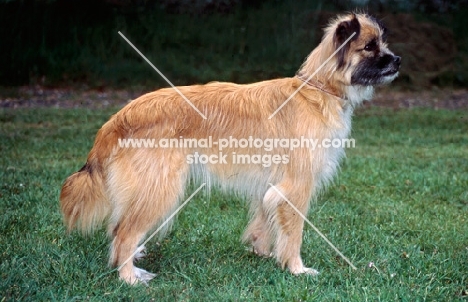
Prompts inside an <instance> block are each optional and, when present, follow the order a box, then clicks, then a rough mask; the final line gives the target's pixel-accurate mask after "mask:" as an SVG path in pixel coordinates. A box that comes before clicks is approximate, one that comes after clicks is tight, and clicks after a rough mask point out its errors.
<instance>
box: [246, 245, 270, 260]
mask: <svg viewBox="0 0 468 302" xmlns="http://www.w3.org/2000/svg"><path fill="white" fill-rule="evenodd" d="M245 249H246V250H247V251H249V252H251V253H254V254H255V255H257V256H260V257H264V258H271V257H273V256H274V254H273V252H268V251H265V250H260V249H258V248H255V247H254V246H251V247H246V248H245Z"/></svg>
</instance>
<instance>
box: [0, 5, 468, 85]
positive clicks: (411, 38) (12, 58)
mask: <svg viewBox="0 0 468 302" xmlns="http://www.w3.org/2000/svg"><path fill="white" fill-rule="evenodd" d="M361 3H363V5H358V4H356V3H354V4H353V3H352V1H312V0H310V1H278V0H254V1H247V0H211V1H210V0H162V1H144V0H97V1H91V0H80V1H73V0H44V1H21V0H12V1H5V0H3V1H0V20H1V21H0V22H1V23H2V26H1V27H0V45H1V50H0V51H1V55H0V86H3V87H12V86H13V87H16V86H24V85H30V86H31V85H33V86H34V85H39V86H41V87H88V88H90V89H102V88H107V87H110V88H113V87H118V88H125V87H131V86H135V85H139V86H141V87H152V88H156V87H162V86H167V84H166V83H165V82H164V80H163V79H161V77H160V76H159V75H158V74H157V73H156V72H155V71H154V70H153V69H152V68H151V67H150V66H149V65H148V64H147V63H146V62H144V61H143V60H142V59H141V57H140V56H139V55H138V54H137V53H136V52H135V51H134V50H133V49H132V48H131V47H130V46H129V45H128V44H127V43H126V42H125V41H124V40H123V39H122V38H121V37H120V36H119V35H118V33H117V32H118V31H121V32H122V33H123V34H124V35H126V36H127V38H128V39H129V40H130V41H132V42H133V43H134V44H135V46H137V47H138V48H139V49H140V50H141V51H142V52H143V53H144V54H145V55H146V56H147V57H148V59H150V60H151V61H152V62H153V64H154V65H155V66H157V67H158V68H159V69H160V70H161V71H162V72H163V73H164V74H165V75H166V76H167V77H168V78H169V79H170V80H171V81H172V82H173V83H174V84H176V85H181V84H194V83H205V82H209V81H212V80H219V81H234V82H239V83H245V82H252V81H258V80H263V79H270V78H275V77H284V76H292V75H294V73H295V72H296V70H297V69H298V67H299V66H300V64H301V63H302V61H303V60H304V58H305V57H306V56H307V55H308V53H310V51H311V50H312V49H313V48H314V47H315V46H316V45H317V44H318V43H319V41H320V38H321V36H322V29H323V27H324V26H325V25H326V24H327V22H328V19H329V18H331V17H333V16H334V15H336V14H337V13H338V12H346V11H352V10H355V9H358V10H360V11H365V12H369V13H372V14H374V15H376V16H378V17H379V18H381V19H382V20H383V22H384V24H386V25H387V27H388V28H389V30H390V35H389V44H390V48H391V49H392V50H393V51H394V52H395V53H396V54H398V55H400V56H402V58H403V65H402V70H401V73H400V77H399V78H398V79H397V81H396V82H395V83H394V87H397V88H401V89H405V90H422V89H427V88H430V87H464V86H468V56H467V53H468V34H467V33H466V31H467V21H466V20H467V18H468V8H467V1H437V0H433V1H418V0H409V1H391V0H389V1H384V0H381V1H367V2H366V1H361Z"/></svg>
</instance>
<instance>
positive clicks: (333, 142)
mask: <svg viewBox="0 0 468 302" xmlns="http://www.w3.org/2000/svg"><path fill="white" fill-rule="evenodd" d="M351 116H352V108H346V109H345V110H343V112H341V114H340V118H341V121H340V123H339V124H340V126H339V127H337V128H334V129H330V131H329V132H328V134H327V135H326V137H324V138H323V139H322V142H321V147H320V148H318V150H317V154H315V155H316V156H317V157H318V159H319V162H321V165H319V167H318V171H317V170H316V172H317V173H318V174H319V185H320V186H323V185H327V184H328V183H329V182H330V181H331V180H332V179H333V177H334V176H335V174H336V171H337V169H338V167H339V164H340V161H341V159H342V158H343V157H344V156H345V148H346V147H352V144H350V141H349V139H348V137H349V134H350V132H351ZM313 168H314V167H313Z"/></svg>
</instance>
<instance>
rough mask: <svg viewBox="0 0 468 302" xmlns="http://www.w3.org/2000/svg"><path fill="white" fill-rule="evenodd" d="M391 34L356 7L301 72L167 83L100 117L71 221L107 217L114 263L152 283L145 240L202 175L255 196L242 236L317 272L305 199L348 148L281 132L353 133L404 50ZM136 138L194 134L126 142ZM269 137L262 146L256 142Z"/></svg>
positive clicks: (76, 185) (73, 196)
mask: <svg viewBox="0 0 468 302" xmlns="http://www.w3.org/2000/svg"><path fill="white" fill-rule="evenodd" d="M386 33H387V30H386V28H385V27H384V26H383V25H382V23H381V22H380V21H379V20H377V19H376V18H374V17H372V16H370V15H367V14H364V13H348V14H345V15H341V16H338V17H337V18H336V19H334V20H332V21H331V22H330V23H329V25H328V26H327V27H326V28H325V33H324V36H323V38H322V41H321V43H320V44H319V45H318V46H317V48H315V49H314V50H313V51H312V53H311V54H310V55H309V56H308V57H307V58H306V60H305V61H304V63H303V64H302V66H301V67H300V69H299V71H298V72H297V74H296V75H295V76H294V77H291V78H280V79H274V80H268V81H263V82H258V83H253V84H246V85H238V84H234V83H223V82H211V83H208V84H205V85H192V86H180V87H176V89H173V88H165V89H160V90H157V91H155V92H151V93H148V94H145V95H143V96H141V97H139V98H137V99H135V100H133V101H132V102H130V103H129V104H127V105H126V106H125V107H124V108H123V109H121V110H120V111H119V112H118V113H116V114H115V115H113V116H112V117H111V118H110V120H109V121H108V122H107V123H105V124H104V125H103V126H102V128H101V129H100V130H99V131H98V133H97V136H96V139H95V142H94V146H93V148H92V149H91V151H90V153H89V155H88V158H87V161H86V164H85V165H84V166H83V167H82V168H81V169H80V170H79V171H78V172H76V173H74V174H72V175H71V176H69V177H68V178H67V179H66V180H65V182H64V184H63V187H62V190H61V194H60V204H61V211H62V213H63V216H64V222H65V225H66V226H67V229H68V230H69V231H71V230H72V229H74V228H75V227H77V228H79V229H81V230H82V231H83V232H85V233H86V232H90V231H92V230H94V229H95V228H96V227H98V226H100V225H102V223H104V221H106V222H107V223H108V233H109V236H110V237H111V238H112V245H111V251H110V265H112V266H116V267H119V276H120V278H121V279H123V280H124V281H125V282H127V283H129V284H135V283H138V282H142V283H146V282H148V281H149V280H150V279H152V278H153V277H154V274H152V273H149V272H147V271H145V270H143V269H140V268H137V267H135V266H134V261H133V260H134V258H135V259H136V258H138V257H139V256H141V254H140V253H138V254H137V253H136V252H137V249H138V245H139V243H140V242H141V241H142V239H143V238H144V237H145V235H146V234H148V232H149V231H151V230H152V229H154V228H156V227H158V226H162V225H163V224H164V223H165V221H166V219H167V218H168V217H169V216H170V215H171V214H172V213H173V212H174V211H175V209H176V208H177V207H178V205H179V204H180V201H182V200H183V196H184V191H185V186H186V184H187V182H188V181H189V180H195V181H196V180H198V181H199V182H200V183H201V182H203V183H206V184H208V185H213V184H215V185H218V186H219V187H221V188H222V189H225V190H227V191H231V190H234V191H237V192H240V193H243V194H244V195H245V196H246V199H248V201H249V203H250V212H251V217H252V218H251V220H250V222H249V225H248V226H247V229H246V231H245V233H244V235H243V241H244V242H246V243H248V244H250V245H251V246H252V248H253V251H254V252H255V253H256V254H258V255H260V256H267V257H269V256H272V257H275V258H276V260H277V261H278V263H279V264H280V265H281V267H282V268H287V269H289V271H290V272H291V273H293V274H311V275H315V274H317V273H318V272H317V271H316V270H315V269H312V268H308V267H306V266H304V264H303V262H302V259H301V256H300V248H301V244H302V231H303V226H304V221H303V219H302V218H301V216H300V215H298V213H297V212H296V210H298V211H300V212H301V213H302V214H303V215H306V214H307V212H308V208H309V204H310V202H311V200H313V199H314V197H315V196H316V195H317V194H318V192H319V191H320V190H321V189H323V188H324V187H325V186H326V185H327V183H329V182H330V180H332V178H333V177H334V175H335V174H336V171H337V168H338V165H339V162H340V159H341V158H342V157H343V155H344V147H334V148H311V146H305V147H298V148H292V147H291V146H288V144H283V143H284V141H285V140H286V142H287V140H288V139H290V140H292V139H296V140H298V139H299V138H301V140H303V139H304V140H307V139H309V138H314V139H315V140H317V141H319V142H321V141H324V140H336V139H345V138H347V137H348V136H349V134H350V130H351V116H352V113H353V109H354V108H355V107H356V106H357V105H359V104H360V103H361V102H362V101H363V100H368V99H370V98H371V97H372V94H373V90H374V86H377V85H381V84H386V83H390V82H391V81H393V80H394V79H395V78H396V77H397V75H398V71H399V67H400V62H401V58H400V57H399V56H396V55H394V54H393V53H392V52H391V51H390V50H389V48H388V46H387V44H386ZM129 139H136V140H139V139H146V140H149V139H155V140H156V141H159V142H163V141H164V140H166V143H167V140H169V141H170V142H174V143H176V142H177V141H180V142H182V141H183V140H184V139H190V140H191V142H192V143H193V144H191V145H190V146H188V147H187V146H185V147H183V148H181V146H178V147H175V146H172V147H171V146H169V147H167V146H166V147H164V148H163V147H158V148H156V147H154V146H153V147H148V146H146V147H145V146H143V147H140V148H138V146H137V147H128V146H127V147H125V146H122V145H121V144H120V145H119V143H121V142H122V141H123V140H127V141H128V140H129ZM197 140H198V141H200V142H203V144H202V143H200V144H198V145H197V144H195V142H196V141H197ZM208 140H209V142H211V144H209V143H207V141H208ZM267 141H268V144H267V143H266V142H267ZM213 142H217V143H218V144H217V145H216V144H213ZM221 142H222V143H223V148H222V150H221V148H220V145H221ZM226 142H227V143H228V144H226ZM241 142H242V145H241ZM261 142H263V143H264V145H263V148H257V147H256V146H255V145H254V144H255V143H257V145H261ZM296 142H297V141H296ZM252 143H253V144H252ZM267 145H268V146H269V147H268V148H266V147H265V146H267ZM220 151H222V152H223V154H221V152H220ZM240 155H242V158H241V159H239V156H240ZM216 159H217V160H218V161H216ZM285 199H287V200H288V201H289V202H291V203H292V204H293V205H294V208H295V209H294V208H293V207H292V206H291V205H290V204H289V203H288V202H287V201H286V200H285ZM166 229H167V228H166ZM163 231H164V230H163ZM163 231H161V233H163ZM138 251H139V250H138ZM129 260H130V261H129Z"/></svg>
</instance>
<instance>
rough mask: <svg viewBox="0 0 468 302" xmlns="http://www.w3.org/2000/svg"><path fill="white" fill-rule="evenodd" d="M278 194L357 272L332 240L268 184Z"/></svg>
mask: <svg viewBox="0 0 468 302" xmlns="http://www.w3.org/2000/svg"><path fill="white" fill-rule="evenodd" d="M268 184H269V185H270V186H271V187H272V188H273V189H274V190H275V191H276V192H278V194H279V195H280V196H281V197H282V198H283V199H284V200H286V201H287V203H288V204H289V205H290V206H291V207H292V208H293V209H294V211H296V212H297V213H298V214H299V216H301V218H302V219H304V221H305V222H307V223H308V224H309V225H310V226H311V227H312V228H313V229H314V231H315V232H317V234H319V235H320V237H322V239H323V240H325V242H326V243H328V245H329V246H331V248H332V249H333V250H335V252H336V253H337V254H338V255H340V257H341V258H343V259H344V260H345V261H346V262H347V263H348V264H349V265H350V266H351V267H352V268H353V269H355V270H357V268H356V267H355V266H354V265H353V264H352V263H351V261H349V260H348V258H346V257H345V255H343V254H342V253H341V252H340V251H339V250H338V249H337V248H336V247H335V246H334V245H333V243H331V242H330V240H328V239H327V237H325V235H323V234H322V232H320V230H319V229H317V228H316V227H315V226H314V225H313V224H312V223H311V222H310V221H309V220H308V219H307V218H306V217H305V216H304V215H303V214H302V213H301V212H300V211H299V210H298V209H297V208H296V207H295V206H294V205H293V204H292V203H291V202H290V201H289V200H288V199H287V198H286V196H284V195H283V193H281V192H280V190H278V188H276V187H275V186H274V185H272V184H271V183H268Z"/></svg>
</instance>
